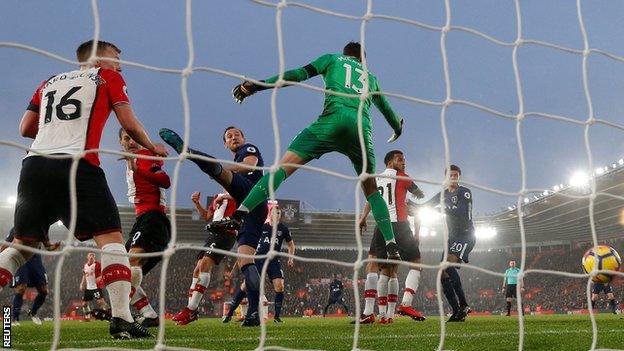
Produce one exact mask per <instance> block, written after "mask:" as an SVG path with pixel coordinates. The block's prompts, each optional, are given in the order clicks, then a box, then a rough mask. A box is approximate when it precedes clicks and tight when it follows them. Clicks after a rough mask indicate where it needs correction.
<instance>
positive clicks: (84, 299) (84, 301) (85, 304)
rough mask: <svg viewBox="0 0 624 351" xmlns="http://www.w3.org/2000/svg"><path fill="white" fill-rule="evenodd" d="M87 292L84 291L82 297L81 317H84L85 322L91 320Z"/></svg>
mask: <svg viewBox="0 0 624 351" xmlns="http://www.w3.org/2000/svg"><path fill="white" fill-rule="evenodd" d="M87 292H88V290H85V291H84V296H83V297H82V315H83V316H84V319H85V321H87V322H88V321H90V320H91V305H90V304H89V301H90V300H89V299H88V296H87Z"/></svg>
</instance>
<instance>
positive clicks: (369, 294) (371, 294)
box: [362, 237, 379, 317]
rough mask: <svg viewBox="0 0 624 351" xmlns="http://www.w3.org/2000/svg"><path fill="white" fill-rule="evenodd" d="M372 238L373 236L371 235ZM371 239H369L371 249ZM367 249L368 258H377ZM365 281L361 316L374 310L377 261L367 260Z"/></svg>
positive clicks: (370, 313) (377, 271) (377, 275)
mask: <svg viewBox="0 0 624 351" xmlns="http://www.w3.org/2000/svg"><path fill="white" fill-rule="evenodd" d="M373 240H374V237H373ZM372 246H373V241H371V250H373V248H372ZM371 250H369V254H368V258H369V259H374V258H377V256H375V255H374V254H372V252H374V251H371ZM366 272H367V273H366V282H365V283H364V311H363V312H362V317H364V316H368V315H372V314H373V313H374V312H375V300H376V299H377V281H378V280H379V265H378V264H377V262H368V263H367V264H366Z"/></svg>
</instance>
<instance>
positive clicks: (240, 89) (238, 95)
mask: <svg viewBox="0 0 624 351" xmlns="http://www.w3.org/2000/svg"><path fill="white" fill-rule="evenodd" d="M257 91H258V86H257V85H255V84H254V83H252V82H248V81H247V82H243V83H242V84H239V85H237V86H235V87H234V89H232V96H233V97H234V100H235V101H236V102H238V103H239V104H242V103H243V101H244V100H245V98H247V97H248V96H251V95H253V94H255V93H256V92H257Z"/></svg>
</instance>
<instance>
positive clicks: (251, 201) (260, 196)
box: [238, 150, 310, 213]
mask: <svg viewBox="0 0 624 351" xmlns="http://www.w3.org/2000/svg"><path fill="white" fill-rule="evenodd" d="M309 161H310V159H309V158H304V157H302V156H300V155H299V154H297V153H295V152H293V151H290V150H288V151H286V153H285V154H284V156H282V159H281V160H280V161H279V168H278V170H277V172H275V174H274V175H273V191H274V192H275V191H277V189H278V188H279V186H280V185H281V184H282V182H283V181H284V180H285V179H286V178H287V177H289V176H290V175H291V174H293V173H294V172H295V171H296V170H297V169H298V167H296V166H295V165H305V164H306V163H308V162H309ZM270 178H271V174H270V173H266V174H265V175H264V176H262V178H260V180H258V182H257V183H256V185H254V187H253V188H252V189H251V191H250V192H249V194H248V195H247V197H246V198H245V199H244V200H243V202H242V203H241V204H240V205H239V207H238V210H239V211H242V212H243V213H246V212H250V211H252V210H253V209H254V208H256V206H258V205H259V204H261V203H263V202H264V201H266V200H267V199H268V198H269V196H270V193H269V181H270Z"/></svg>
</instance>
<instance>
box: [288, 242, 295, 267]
mask: <svg viewBox="0 0 624 351" xmlns="http://www.w3.org/2000/svg"><path fill="white" fill-rule="evenodd" d="M295 250H296V247H295V241H294V240H292V239H290V241H289V242H288V254H289V255H293V256H294V255H295ZM294 266H295V260H294V259H293V258H292V257H288V267H294Z"/></svg>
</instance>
